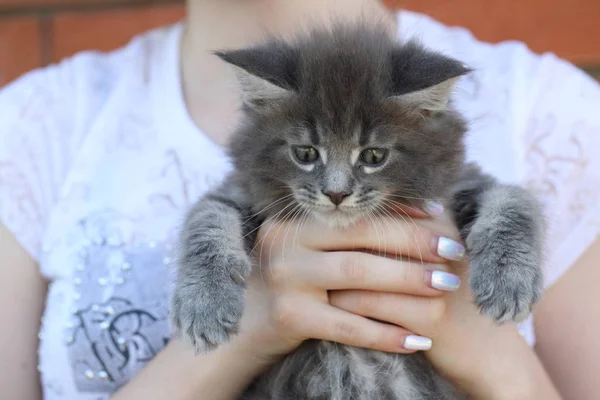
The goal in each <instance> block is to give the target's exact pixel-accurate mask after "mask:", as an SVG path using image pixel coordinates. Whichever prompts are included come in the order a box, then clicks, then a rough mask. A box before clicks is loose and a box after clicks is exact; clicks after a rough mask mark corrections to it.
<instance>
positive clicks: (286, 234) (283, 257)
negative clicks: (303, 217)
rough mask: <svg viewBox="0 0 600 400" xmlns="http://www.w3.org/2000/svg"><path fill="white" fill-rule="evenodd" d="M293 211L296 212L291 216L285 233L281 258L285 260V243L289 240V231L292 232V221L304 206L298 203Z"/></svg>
mask: <svg viewBox="0 0 600 400" xmlns="http://www.w3.org/2000/svg"><path fill="white" fill-rule="evenodd" d="M292 212H293V213H294V214H293V215H292V216H291V217H290V218H289V224H288V227H287V229H286V230H285V235H284V236H283V243H284V247H283V249H282V250H281V252H282V256H281V258H282V259H283V261H285V243H286V240H287V236H288V233H290V228H291V227H292V224H291V223H292V221H294V219H296V217H297V216H298V213H300V212H302V206H301V205H300V204H298V205H297V206H296V207H294V208H293V209H292ZM292 250H293V247H292Z"/></svg>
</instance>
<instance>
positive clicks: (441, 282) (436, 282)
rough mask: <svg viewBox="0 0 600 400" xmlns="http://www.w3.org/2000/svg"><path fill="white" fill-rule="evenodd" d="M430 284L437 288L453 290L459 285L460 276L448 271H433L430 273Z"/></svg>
mask: <svg viewBox="0 0 600 400" xmlns="http://www.w3.org/2000/svg"><path fill="white" fill-rule="evenodd" d="M431 286H432V287H434V288H436V289H439V290H445V291H448V292H453V291H455V290H456V289H458V287H459V286H460V278H459V277H458V276H456V275H454V274H449V273H448V272H444V271H433V272H432V273H431Z"/></svg>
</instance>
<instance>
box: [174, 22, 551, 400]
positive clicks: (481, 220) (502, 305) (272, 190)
mask: <svg viewBox="0 0 600 400" xmlns="http://www.w3.org/2000/svg"><path fill="white" fill-rule="evenodd" d="M217 55H218V56H219V57H221V58H222V59H223V60H225V61H226V62H228V63H229V64H231V65H233V66H234V69H235V70H236V73H237V76H238V79H239V82H240V84H241V87H242V89H243V95H244V111H245V119H244V123H243V125H242V126H241V127H240V128H239V130H238V131H237V133H236V134H235V135H234V137H233V139H232V141H231V145H230V154H231V157H232V159H233V162H234V166H235V172H234V173H233V174H231V175H230V176H229V177H228V179H227V180H226V181H225V183H224V184H223V185H222V186H221V187H219V188H218V189H217V190H214V191H212V192H211V193H210V194H208V195H206V196H204V197H203V198H202V199H201V200H200V201H199V202H198V203H197V204H196V205H195V206H194V207H193V208H192V209H191V210H190V212H189V214H188V215H187V218H186V220H185V226H184V228H183V231H182V234H181V241H182V249H181V254H180V257H179V264H178V277H177V280H176V286H175V291H174V294H173V303H172V306H173V311H172V316H173V321H174V325H175V327H176V328H177V329H178V330H179V331H180V332H181V333H182V334H183V336H184V337H185V338H186V339H188V340H189V341H191V342H192V343H193V344H194V345H195V348H196V350H197V351H202V350H210V349H213V348H215V347H216V346H218V345H220V344H222V343H224V342H226V341H227V340H228V338H229V336H230V335H232V334H235V333H236V332H237V329H238V324H239V321H240V318H241V316H242V313H243V311H244V310H243V306H244V295H245V287H244V279H245V278H246V277H248V275H249V274H250V271H251V269H252V268H253V262H252V256H251V255H250V251H251V249H252V247H253V243H254V240H255V235H254V234H251V232H252V231H253V230H254V229H255V228H256V227H258V226H260V224H261V223H262V221H264V218H265V217H266V216H267V214H270V215H273V214H277V213H279V215H280V217H286V216H287V217H289V216H290V215H291V212H292V211H291V210H302V212H301V214H302V215H303V216H304V215H307V216H309V217H313V218H319V219H321V220H325V221H328V222H329V223H330V224H331V225H333V226H337V227H344V226H348V225H350V224H352V223H354V222H355V221H357V220H358V218H360V217H361V216H364V215H365V214H377V213H378V212H379V211H378V210H380V209H381V208H382V207H384V206H386V205H387V204H389V203H390V201H394V202H399V203H401V204H406V205H410V206H414V207H421V208H422V207H424V201H423V200H425V199H436V200H439V201H443V202H444V203H445V204H446V206H447V207H449V208H450V209H451V210H452V211H453V212H454V215H455V219H456V223H457V225H458V227H459V229H460V233H461V235H462V238H463V240H464V242H465V244H466V248H467V253H468V256H469V259H470V282H469V283H470V285H471V288H472V291H473V294H474V301H475V302H476V304H477V305H478V306H479V307H480V309H481V312H483V313H485V314H487V315H489V316H491V317H492V318H494V319H495V320H497V321H498V322H508V321H521V320H523V319H525V318H526V317H527V316H528V315H529V313H530V312H531V308H532V306H533V305H534V303H535V302H536V301H537V300H538V299H539V297H540V294H541V289H542V274H541V267H540V265H541V259H542V254H541V253H542V241H543V240H542V239H543V221H542V218H541V213H540V209H539V206H538V204H537V203H536V201H535V200H534V199H533V197H532V196H531V195H530V194H528V193H527V192H526V191H525V190H523V189H521V188H519V187H515V186H505V185H500V184H498V183H496V182H495V180H494V179H493V178H492V177H490V176H488V175H485V174H483V173H482V172H480V170H479V169H478V168H477V167H476V166H475V165H470V164H466V163H465V160H464V153H465V148H464V142H463V137H464V134H465V132H466V123H465V121H463V119H462V118H461V116H460V115H459V114H458V113H457V112H456V111H455V110H454V109H453V108H452V106H451V104H450V102H449V98H450V94H451V90H452V87H453V85H454V83H455V81H456V80H457V79H458V78H459V77H460V76H462V75H464V74H467V73H468V72H469V69H468V68H467V67H465V66H464V65H463V64H462V63H460V62H458V61H456V60H453V59H451V58H448V57H445V56H443V55H441V54H438V53H434V52H431V51H428V50H426V49H424V48H422V47H421V46H419V45H418V44H416V43H413V42H410V43H407V44H398V43H395V42H394V40H393V39H392V38H391V37H390V35H389V34H388V33H387V32H386V31H385V29H383V28H381V27H378V26H377V25H372V26H370V25H365V24H357V25H353V26H342V25H339V26H336V27H334V28H332V30H327V31H326V30H315V31H313V32H312V33H309V34H306V35H303V36H301V37H300V38H298V40H296V41H295V42H293V43H291V42H284V41H281V40H278V39H272V40H269V41H268V42H266V43H265V44H263V45H260V46H256V47H252V48H247V49H242V50H234V51H227V52H219V53H217ZM273 202H276V203H275V205H273ZM269 205H271V206H270V207H269ZM296 206H298V207H296ZM242 398H243V399H261V400H266V399H272V400H285V399H289V400H301V399H302V400H305V399H319V400H325V399H328V400H329V399H335V400H358V399H361V400H367V399H369V400H371V399H378V400H379V399H432V400H433V399H435V400H442V399H460V398H463V397H462V395H461V394H460V393H459V392H458V391H457V390H455V389H454V388H453V387H452V386H451V385H450V384H449V383H448V382H447V381H445V380H444V379H443V378H442V377H441V376H440V375H438V374H437V373H436V371H435V370H434V369H433V367H432V366H431V365H430V364H429V363H428V361H427V360H426V359H425V358H424V356H423V354H422V353H416V354H411V355H399V354H390V353H384V352H379V351H373V350H366V349H360V348H355V347H351V346H344V345H340V344H335V343H330V342H325V341H317V340H310V341H307V342H305V343H304V344H303V345H302V346H300V348H299V349H297V350H296V351H295V352H294V353H292V354H290V355H289V356H288V357H287V358H285V359H284V360H283V361H282V362H281V363H280V364H278V365H276V366H274V367H273V368H272V369H271V370H270V371H269V372H267V373H266V374H264V375H263V376H261V377H260V378H258V379H257V380H256V381H255V382H254V383H253V384H252V385H251V386H250V387H249V388H248V390H247V392H246V393H245V394H244V395H243V397H242Z"/></svg>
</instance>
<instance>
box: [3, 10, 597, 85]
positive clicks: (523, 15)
mask: <svg viewBox="0 0 600 400" xmlns="http://www.w3.org/2000/svg"><path fill="white" fill-rule="evenodd" d="M305 1H318V0H305ZM384 2H385V3H386V4H387V5H388V6H389V7H391V8H406V9H409V10H413V11H418V12H423V13H426V14H429V15H430V16H432V17H434V18H436V19H438V20H440V21H441V22H444V23H445V24H449V25H460V26H464V27H466V28H468V29H470V30H471V31H472V32H473V33H474V34H475V36H476V37H478V38H479V39H481V40H484V41H489V42H499V41H502V40H509V39H511V40H520V41H523V42H525V43H526V44H527V45H528V46H529V47H530V48H531V49H532V50H534V51H536V52H545V51H551V52H554V53H556V54H558V55H559V56H561V57H563V58H566V59H568V60H569V61H571V62H573V63H575V64H576V65H578V66H579V67H580V68H582V69H584V70H585V71H587V72H588V73H589V74H591V75H592V76H594V77H596V78H597V79H600V0H553V1H552V2H550V1H546V0H385V1H384ZM183 15H184V5H183V0H0V86H2V85H4V84H6V83H7V82H9V81H11V80H13V79H14V78H16V77H17V76H19V75H21V74H22V73H23V72H25V71H27V70H30V69H32V68H35V67H38V66H44V65H48V64H50V63H53V62H56V61H59V60H60V59H62V58H64V57H67V56H69V55H72V54H73V53H75V52H77V51H80V50H84V49H97V50H110V49H113V48H115V47H119V46H122V45H124V44H125V43H127V41H129V39H130V38H131V37H132V36H133V35H135V34H136V33H139V32H143V31H145V30H148V29H150V28H152V27H154V26H158V25H163V24H167V23H170V22H174V21H176V20H178V19H180V18H181V17H182V16H183Z"/></svg>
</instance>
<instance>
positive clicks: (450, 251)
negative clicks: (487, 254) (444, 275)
mask: <svg viewBox="0 0 600 400" xmlns="http://www.w3.org/2000/svg"><path fill="white" fill-rule="evenodd" d="M437 253H438V255H439V256H440V257H444V258H445V259H447V260H454V261H460V260H462V259H463V257H464V256H465V247H464V246H463V245H462V244H460V243H458V242H455V241H454V240H452V239H449V238H447V237H443V236H440V237H439V238H438V243H437Z"/></svg>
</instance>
